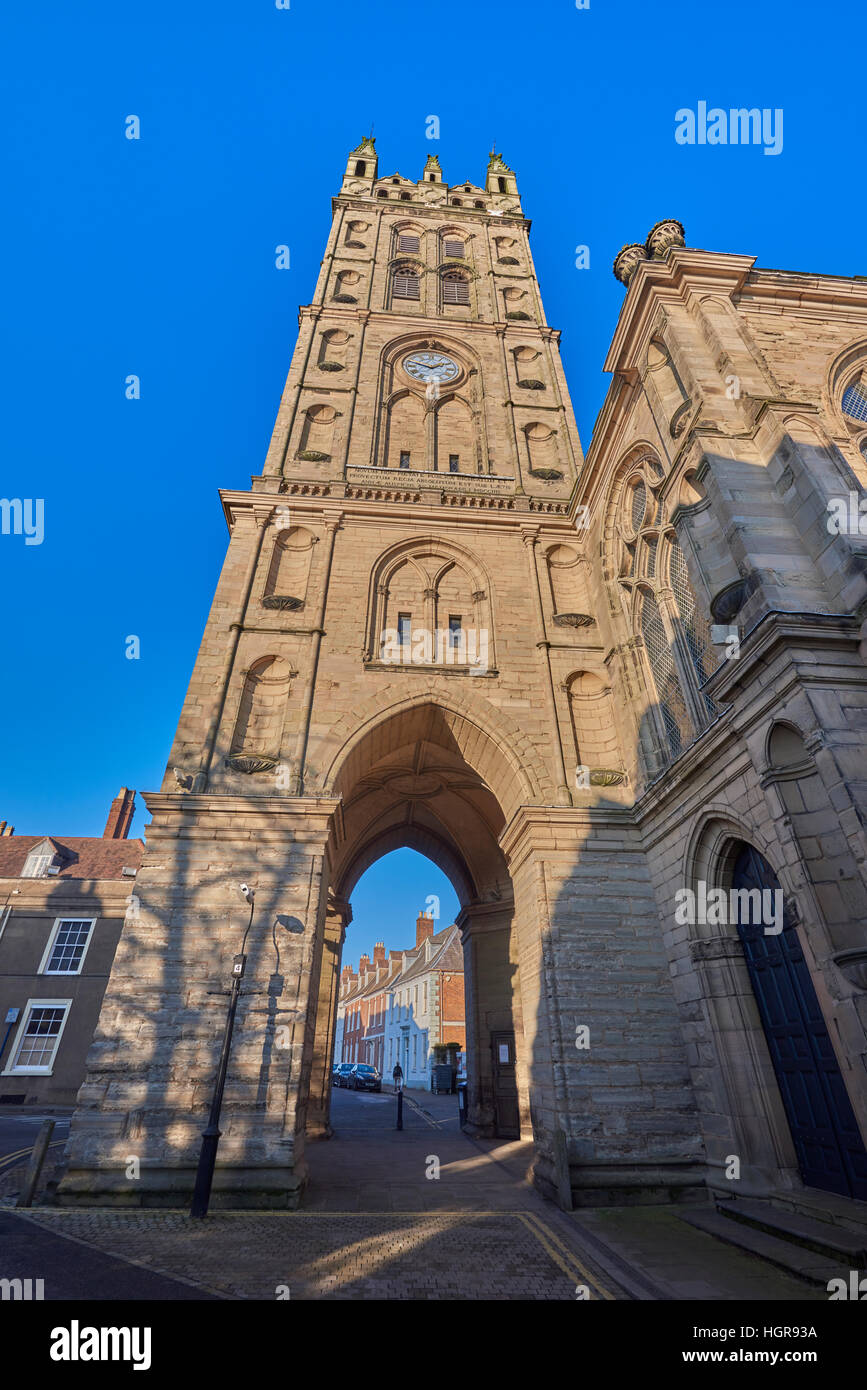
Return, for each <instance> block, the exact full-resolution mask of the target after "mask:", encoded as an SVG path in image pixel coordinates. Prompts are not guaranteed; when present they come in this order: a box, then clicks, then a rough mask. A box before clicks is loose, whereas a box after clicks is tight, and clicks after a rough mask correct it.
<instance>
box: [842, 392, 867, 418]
mask: <svg viewBox="0 0 867 1390" xmlns="http://www.w3.org/2000/svg"><path fill="white" fill-rule="evenodd" d="M843 414H844V415H848V416H849V418H850V420H867V389H865V388H864V387H863V386H861V385H860V384H858V383H855V384H854V385H852V386H847V387H846V390H845V391H844V392H843Z"/></svg>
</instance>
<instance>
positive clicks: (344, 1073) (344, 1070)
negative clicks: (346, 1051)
mask: <svg viewBox="0 0 867 1390" xmlns="http://www.w3.org/2000/svg"><path fill="white" fill-rule="evenodd" d="M351 1071H352V1063H351V1062H338V1064H337V1066H336V1067H335V1068H334V1074H333V1080H334V1085H335V1086H348V1085H349V1073H350V1072H351Z"/></svg>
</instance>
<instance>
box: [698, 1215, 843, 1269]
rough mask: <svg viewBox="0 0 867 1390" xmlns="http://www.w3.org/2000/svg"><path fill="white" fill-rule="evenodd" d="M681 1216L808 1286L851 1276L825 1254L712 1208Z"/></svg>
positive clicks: (709, 1233) (718, 1238)
mask: <svg viewBox="0 0 867 1390" xmlns="http://www.w3.org/2000/svg"><path fill="white" fill-rule="evenodd" d="M678 1216H679V1217H680V1219H681V1221H686V1222H687V1224H688V1225H690V1226H694V1227H695V1228H696V1230H699V1231H705V1232H706V1233H707V1234H708V1235H710V1236H716V1238H717V1240H722V1241H725V1243H726V1244H727V1245H735V1246H737V1247H738V1249H739V1250H746V1251H747V1252H748V1253H749V1254H751V1255H757V1256H758V1257H759V1259H762V1260H767V1261H768V1263H769V1264H772V1265H775V1266H776V1268H777V1269H782V1270H785V1271H786V1273H787V1274H793V1275H794V1276H795V1278H796V1279H803V1280H804V1281H805V1283H807V1284H814V1285H817V1286H819V1287H821V1288H826V1287H827V1285H828V1282H829V1280H831V1279H839V1278H846V1277H848V1272H849V1268H850V1266H849V1265H846V1267H845V1268H843V1267H842V1266H841V1264H840V1261H839V1260H829V1259H827V1258H826V1257H825V1256H823V1255H817V1254H816V1252H815V1251H813V1250H806V1249H805V1248H804V1247H803V1246H802V1245H794V1244H792V1242H791V1241H788V1240H781V1239H780V1238H779V1237H778V1236H772V1235H768V1234H767V1232H766V1231H762V1230H759V1229H758V1227H755V1226H746V1225H744V1223H743V1222H741V1221H732V1220H731V1218H730V1217H728V1216H723V1215H722V1213H721V1212H719V1211H715V1210H713V1209H712V1208H710V1207H703V1208H701V1209H699V1208H694V1209H693V1210H692V1211H680V1212H678Z"/></svg>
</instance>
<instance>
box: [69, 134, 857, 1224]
mask: <svg viewBox="0 0 867 1390" xmlns="http://www.w3.org/2000/svg"><path fill="white" fill-rule="evenodd" d="M615 270H616V273H617V275H618V278H620V279H621V280H622V281H623V282H624V283H625V284H626V285H627V295H626V299H625V302H624V306H623V310H622V313H621V316H620V321H619V323H618V326H617V330H616V333H615V336H614V340H613V343H612V346H611V349H610V352H609V355H608V359H607V361H606V363H605V368H606V370H607V371H609V372H611V373H612V374H613V380H612V386H611V389H610V392H609V395H608V398H607V401H606V403H605V406H604V408H603V410H602V412H601V414H600V417H599V420H598V422H597V425H596V429H595V434H594V438H593V441H592V445H591V448H590V452H589V454H588V456H587V458H586V459H584V458H583V456H582V452H581V448H580V444H579V441H578V436H577V430H576V427H575V422H574V418H573V414H572V408H571V404H570V401H569V395H568V390H567V386H566V382H565V379H564V376H563V370H562V366H561V362H560V354H559V343H558V337H559V335H558V332H557V330H556V329H554V328H551V327H550V326H549V325H548V322H547V319H546V315H545V311H544V308H543V305H542V300H541V297H540V292H539V286H538V283H537V280H536V276H535V272H534V267H533V260H532V255H531V251H530V244H529V222H528V221H527V220H526V218H525V217H524V214H523V211H522V207H521V200H520V195H519V192H518V187H517V181H516V178H515V175H514V173H513V171H512V170H511V169H510V168H509V167H508V166H507V165H506V164H505V163H504V161H503V160H502V158H501V157H500V156H499V155H498V154H495V153H492V154H491V157H490V160H489V163H488V170H487V177H486V180H485V184H484V186H480V185H476V184H473V183H471V182H469V183H461V184H456V185H449V184H446V183H445V182H444V179H443V174H442V171H441V170H440V167H439V163H438V161H437V159H436V158H435V157H434V156H430V157H429V158H428V160H427V164H426V165H425V168H424V170H423V171H422V173H421V176H420V177H419V178H418V179H410V178H406V177H403V176H402V175H401V174H398V173H395V174H392V175H388V176H384V177H382V176H380V173H379V169H378V160H377V154H376V151H375V148H374V142H373V140H372V139H368V140H364V141H362V143H361V144H360V145H359V146H358V148H357V149H355V150H353V151H352V153H351V154H350V156H349V160H348V163H347V167H346V173H345V175H344V179H343V184H342V187H341V190H340V192H339V194H338V196H337V197H336V198H335V199H334V200H333V222H332V227H331V232H330V235H329V239H328V245H327V247H326V251H325V255H324V258H323V261H322V269H321V273H320V275H319V280H318V284H317V286H316V290H315V293H314V296H313V300H312V302H311V304H310V305H308V306H306V307H304V308H302V309H301V312H300V320H299V334H298V340H297V344H296V347H295V352H294V355H293V359H292V364H291V367H290V371H289V375H288V379H287V382H286V387H285V390H284V392H283V397H282V400H281V403H280V408H279V412H278V416H277V422H276V425H275V428H274V433H273V437H272V440H271V445H270V448H269V451H268V455H267V459H266V461H265V465H264V468H263V471H262V473H261V475H260V476H257V477H254V478H253V479H252V480H251V486H250V489H249V490H248V491H227V492H224V493H223V494H222V498H223V506H224V509H225V514H226V520H227V523H228V526H229V531H230V542H229V547H228V552H227V556H226V560H225V564H224V566H223V570H222V574H221V576H220V579H219V583H218V586H217V591H216V595H215V598H214V603H213V606H212V609H211V613H210V616H209V619H208V623H207V626H206V629H205V634H204V638H203V641H202V645H201V648H200V651H199V654H198V658H197V661H196V665H195V669H194V672H193V676H192V679H191V682H190V687H189V691H188V693H187V697H186V700H185V703H184V707H183V711H182V713H181V717H180V721H179V725H178V730H177V734H176V737H175V742H174V746H173V749H172V753H171V758H170V760H169V766H168V769H167V772H166V776H165V779H164V782H163V786H162V789H161V790H160V791H159V792H155V793H152V794H148V795H147V798H146V799H147V805H148V808H149V810H150V812H151V814H152V818H153V819H152V823H151V826H150V828H149V830H148V836H147V850H146V855H145V861H144V863H143V866H142V869H141V871H140V874H139V877H138V880H137V883H136V886H135V896H134V898H133V899H132V902H131V906H130V912H129V914H128V917H127V922H126V925H125V928H124V933H123V937H122V940H121V943H120V946H119V949H118V952H117V957H116V962H115V966H114V970H113V973H112V977H111V981H110V984H109V988H108V991H107V993H106V996H105V1003H104V1006H103V1010H102V1015H101V1019H100V1026H99V1029H98V1032H97V1036H96V1038H95V1041H94V1044H93V1047H92V1050H91V1053H90V1057H89V1072H88V1077H87V1080H86V1082H85V1085H84V1086H83V1087H82V1090H81V1092H80V1095H79V1102H78V1109H77V1111H76V1115H75V1118H74V1121H73V1125H72V1133H71V1139H70V1146H69V1167H68V1171H67V1175H66V1177H65V1179H64V1182H63V1184H62V1187H61V1193H60V1196H61V1200H65V1201H69V1202H73V1201H81V1200H88V1199H90V1200H96V1201H99V1202H107V1201H108V1202H111V1201H116V1202H118V1203H137V1202H141V1203H146V1204H161V1203H163V1204H167V1205H178V1204H182V1203H183V1202H184V1201H185V1200H186V1198H187V1196H188V1194H189V1192H190V1190H191V1188H192V1182H193V1175H194V1172H195V1165H196V1160H197V1156H198V1146H199V1136H200V1132H201V1130H202V1128H203V1124H204V1122H205V1117H206V1111H207V1105H208V1103H209V1100H210V1095H211V1089H212V1086H213V1079H214V1073H215V1069H216V1059H217V1055H218V1051H219V1044H220V1038H221V1034H222V1027H223V1020H224V1016H225V1007H224V1006H225V998H224V994H223V993H221V991H223V992H224V991H225V990H226V988H227V983H228V980H229V978H230V974H231V962H232V957H233V956H234V955H235V954H236V953H237V952H238V951H239V950H240V949H241V941H242V937H243V934H244V929H245V927H246V918H247V908H246V905H245V903H244V901H243V899H242V898H241V896H240V893H239V890H238V885H239V884H240V883H241V882H246V883H248V884H249V885H250V886H251V887H253V888H254V889H255V893H256V900H255V911H254V916H253V925H252V929H251V932H250V937H249V939H248V942H247V951H248V965H247V975H246V978H245V983H244V991H243V994H242V998H241V1003H240V1008H239V1014H238V1026H237V1030H236V1034H235V1041H234V1046H233V1052H232V1059H231V1065H230V1070H229V1078H228V1084H227V1088H226V1095H225V1102H224V1107H223V1119H222V1129H223V1137H222V1140H221V1144H220V1150H219V1158H218V1166H217V1172H216V1180H215V1197H214V1200H215V1202H219V1201H220V1200H224V1201H225V1202H227V1203H228V1204H231V1205H240V1204H243V1203H244V1202H248V1203H250V1204H252V1205H256V1206H262V1205H267V1204H272V1205H283V1206H285V1205H294V1204H296V1203H297V1201H298V1200H299V1198H300V1193H301V1189H302V1187H303V1182H304V1176H305V1158H304V1150H305V1143H306V1142H309V1141H310V1140H311V1139H313V1138H321V1137H323V1136H326V1135H327V1134H328V1133H329V1124H328V1108H329V1070H330V1060H331V1051H332V1041H333V1029H334V1020H335V1012H336V1004H337V993H338V983H339V970H340V952H341V946H342V941H343V933H344V929H345V927H346V924H347V922H348V921H349V917H350V909H349V906H348V899H349V897H350V894H351V892H352V889H353V887H354V885H355V883H356V881H357V880H358V878H359V876H360V875H361V874H362V873H363V872H364V870H365V869H366V868H367V867H368V866H369V865H370V864H371V863H373V862H374V861H375V860H376V859H378V858H379V857H380V856H381V855H383V854H385V853H386V852H388V851H389V850H392V849H395V848H397V847H400V846H410V847H412V848H414V849H417V850H419V851H420V852H421V853H423V854H425V855H427V856H428V857H429V858H430V859H432V860H434V861H435V862H436V863H437V864H439V865H440V866H441V867H442V869H443V870H444V871H445V872H446V873H447V874H448V875H449V877H450V879H451V881H452V882H453V883H454V885H455V888H456V891H457V893H458V896H459V898H460V901H461V913H460V917H459V919H458V925H459V926H460V928H461V933H462V939H463V945H464V958H465V972H466V981H467V1038H468V1052H469V1103H470V1121H471V1124H472V1126H473V1127H474V1129H475V1132H477V1133H480V1134H487V1135H497V1134H498V1135H502V1136H516V1135H519V1134H520V1135H522V1136H525V1137H527V1138H532V1139H533V1141H534V1145H535V1155H536V1157H535V1174H536V1178H537V1181H538V1182H539V1184H540V1185H541V1186H542V1187H543V1188H544V1189H546V1190H548V1191H551V1192H556V1193H559V1195H560V1197H561V1200H568V1197H567V1195H566V1194H567V1192H568V1191H569V1190H570V1189H571V1193H572V1196H573V1198H574V1200H576V1201H580V1202H593V1201H617V1200H627V1201H629V1200H640V1199H646V1198H651V1199H656V1200H660V1199H664V1198H666V1197H669V1196H678V1195H683V1194H688V1193H694V1192H696V1191H697V1190H699V1189H700V1188H701V1186H702V1185H704V1184H709V1185H710V1186H711V1187H712V1188H715V1189H717V1190H720V1191H726V1190H728V1191H731V1189H732V1187H733V1183H732V1181H731V1178H730V1176H727V1172H728V1170H729V1169H730V1168H731V1165H730V1157H731V1156H732V1155H735V1156H736V1157H737V1158H738V1160H739V1167H740V1177H739V1179H738V1182H739V1184H740V1187H739V1189H738V1190H739V1191H743V1192H753V1193H761V1192H768V1191H772V1190H778V1189H788V1190H796V1189H799V1188H800V1187H801V1186H803V1185H804V1184H806V1185H807V1186H815V1187H820V1188H822V1187H824V1188H829V1189H830V1190H833V1191H836V1192H838V1193H841V1194H843V1195H861V1196H864V1195H867V1187H865V1184H867V1157H865V1153H864V1143H863V1134H864V1128H865V1119H867V1070H865V1058H867V1041H865V1024H867V995H865V986H867V942H865V926H864V923H865V921H867V892H865V888H867V885H865V848H867V846H865V832H864V824H865V818H867V765H865V762H864V755H863V729H864V726H865V720H867V678H865V666H864V654H863V647H862V645H861V634H860V624H861V621H862V618H863V616H864V615H865V613H867V591H865V585H867V578H865V576H867V563H865V562H867V555H865V542H864V541H863V539H862V537H861V535H860V532H859V529H858V522H857V496H858V495H859V494H860V488H861V487H862V486H864V484H865V483H867V457H865V453H867V443H865V439H867V425H865V423H864V422H865V419H867V386H865V377H864V372H865V368H867V285H865V284H864V283H862V282H860V281H845V280H841V279H837V278H834V277H822V276H817V275H809V276H807V275H798V274H787V273H783V272H779V271H761V270H757V269H755V268H754V265H753V262H752V260H751V259H750V258H749V257H746V256H740V255H721V254H715V253H709V252H703V251H694V250H689V249H687V248H686V247H685V246H684V238H683V229H682V228H681V227H680V225H679V224H678V223H676V222H673V221H666V222H662V223H659V224H658V225H657V226H656V227H655V228H654V229H653V231H652V232H651V234H650V236H649V237H648V239H647V242H646V243H641V244H636V245H633V246H630V247H626V248H624V250H623V251H622V252H621V254H620V255H619V256H618V258H617V262H616V265H615ZM850 494H853V495H854V497H855V503H854V505H855V508H856V522H855V531H854V533H852V531H851V527H848V529H846V530H844V529H842V527H841V528H838V529H837V530H836V531H834V530H833V529H832V528H831V527H830V526H829V524H828V518H829V505H830V501H831V499H834V498H844V499H846V503H847V507H848V506H849V500H850ZM849 510H851V508H850V509H849ZM846 515H847V518H848V516H849V511H847V513H846ZM865 530H867V525H865ZM714 889H716V890H719V889H721V890H723V891H722V892H721V893H718V894H717V899H713V898H709V896H708V895H709V893H711V892H712V890H714ZM729 890H736V893H735V896H736V895H737V894H741V895H743V898H742V897H740V896H737V902H739V903H740V902H742V901H748V902H749V903H751V904H753V905H755V904H756V903H759V902H761V903H767V904H770V905H771V908H772V910H773V912H776V908H777V907H778V906H779V912H776V915H772V916H771V918H769V919H768V921H766V922H763V923H760V924H757V923H756V921H752V923H749V922H746V923H745V922H744V921H742V920H740V919H738V918H737V914H735V916H734V917H733V916H732V914H731V913H727V912H726V911H725V910H721V909H719V908H718V907H717V909H716V910H714V906H713V903H714V902H715V901H717V900H718V899H724V900H725V904H726V905H728V903H729V900H730V899H731V898H732V896H733V895H732V893H730V891H729ZM763 893H764V894H765V895H766V897H763V896H762V894H763ZM750 894H752V895H754V896H753V897H750V896H749V895H750ZM690 895H691V896H690ZM684 903H685V904H686V906H685V907H684ZM709 903H710V906H709ZM690 904H691V906H690ZM768 927H770V930H767V929H766V928H768ZM130 1155H135V1156H137V1157H138V1158H139V1159H140V1173H139V1176H137V1177H135V1178H130V1177H128V1176H127V1172H128V1163H129V1156H130Z"/></svg>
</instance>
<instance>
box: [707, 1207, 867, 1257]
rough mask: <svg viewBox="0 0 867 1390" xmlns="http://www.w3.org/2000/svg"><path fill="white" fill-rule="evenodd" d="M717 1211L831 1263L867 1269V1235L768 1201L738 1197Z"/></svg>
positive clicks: (731, 1219)
mask: <svg viewBox="0 0 867 1390" xmlns="http://www.w3.org/2000/svg"><path fill="white" fill-rule="evenodd" d="M717 1211H718V1212H720V1213H721V1214H722V1215H723V1216H725V1217H727V1218H728V1219H729V1220H730V1221H739V1222H742V1223H743V1224H744V1225H745V1226H754V1227H755V1228H756V1229H757V1230H760V1231H765V1232H766V1233H767V1234H768V1235H772V1236H777V1237H779V1238H780V1239H781V1240H789V1241H791V1242H792V1243H793V1244H795V1245H800V1246H803V1248H804V1249H805V1250H812V1251H813V1252H814V1253H815V1254H817V1255H823V1256H825V1258H826V1259H829V1260H842V1261H848V1264H849V1267H850V1268H851V1269H864V1268H867V1233H865V1234H864V1235H859V1234H858V1233H857V1232H855V1231H847V1230H845V1229H844V1228H843V1227H842V1226H832V1225H831V1224H830V1223H829V1222H827V1221H817V1220H816V1219H815V1218H814V1217H811V1216H807V1215H805V1214H804V1213H803V1212H799V1211H787V1210H785V1209H784V1208H781V1207H776V1206H770V1205H769V1204H768V1203H767V1202H757V1201H751V1200H749V1199H742V1198H739V1197H738V1198H735V1199H734V1200H732V1201H728V1202H723V1201H717Z"/></svg>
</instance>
